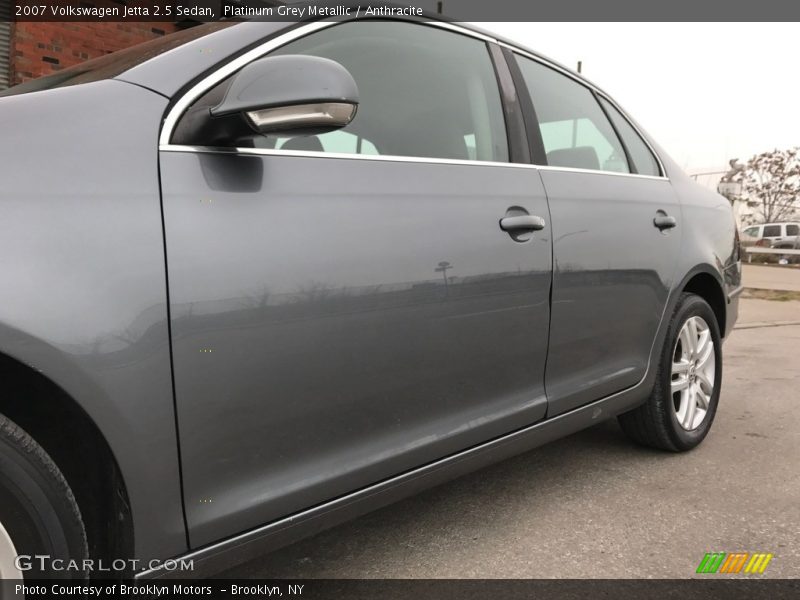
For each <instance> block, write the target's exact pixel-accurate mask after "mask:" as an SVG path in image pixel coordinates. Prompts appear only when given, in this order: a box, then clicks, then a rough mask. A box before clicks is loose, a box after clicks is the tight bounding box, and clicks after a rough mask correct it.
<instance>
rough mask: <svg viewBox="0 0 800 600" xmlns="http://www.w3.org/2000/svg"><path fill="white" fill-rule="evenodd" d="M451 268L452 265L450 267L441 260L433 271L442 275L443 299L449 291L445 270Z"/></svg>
mask: <svg viewBox="0 0 800 600" xmlns="http://www.w3.org/2000/svg"><path fill="white" fill-rule="evenodd" d="M452 268H453V265H451V264H450V263H449V262H447V261H446V260H443V261H442V262H440V263H439V266H438V267H436V268H435V269H434V270H433V271H434V272H435V273H441V274H442V279H444V297H445V298H447V296H448V291H449V290H448V284H447V270H448V269H452Z"/></svg>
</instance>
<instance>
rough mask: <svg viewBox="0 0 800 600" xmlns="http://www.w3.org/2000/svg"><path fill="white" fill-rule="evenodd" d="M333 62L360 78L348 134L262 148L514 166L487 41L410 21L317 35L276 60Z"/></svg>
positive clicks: (272, 142)
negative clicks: (312, 58)
mask: <svg viewBox="0 0 800 600" xmlns="http://www.w3.org/2000/svg"><path fill="white" fill-rule="evenodd" d="M283 54H307V55H312V56H320V57H324V58H329V59H331V60H335V61H336V62H338V63H339V64H341V65H343V66H344V67H345V68H346V69H347V70H348V71H350V74H351V75H352V76H353V78H354V79H355V81H356V84H357V85H358V89H359V95H360V103H359V106H358V112H357V113H356V117H355V119H353V121H352V123H350V124H349V125H348V126H347V127H345V128H343V129H342V130H339V131H335V132H331V133H326V134H322V135H316V136H302V137H295V138H292V139H287V138H285V137H278V136H260V137H259V138H257V139H256V140H255V145H256V146H257V147H260V148H274V149H281V148H283V149H287V150H306V151H309V150H310V151H317V152H337V153H347V154H383V155H394V156H413V157H422V158H441V159H459V160H480V161H497V162H506V161H508V142H507V139H506V130H505V120H504V117H503V112H502V105H501V101H500V93H499V90H498V88H497V80H496V78H495V74H494V67H493V65H492V62H491V59H490V56H489V52H488V49H487V47H486V44H485V43H484V42H482V41H479V40H476V39H473V38H470V37H468V36H464V35H460V34H456V33H452V32H449V31H442V30H441V29H437V28H434V27H428V26H424V25H416V24H411V23H399V22H384V21H367V22H358V23H344V24H342V25H337V26H334V27H330V28H327V29H324V30H322V31H318V32H316V33H313V34H311V35H308V36H306V37H304V38H301V39H299V40H296V41H294V42H291V43H289V44H287V45H286V46H283V47H281V48H279V49H278V50H276V51H275V52H274V53H273V54H272V55H283Z"/></svg>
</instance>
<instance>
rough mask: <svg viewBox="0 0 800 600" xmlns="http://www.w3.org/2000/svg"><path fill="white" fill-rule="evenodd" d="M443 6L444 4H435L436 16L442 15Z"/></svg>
mask: <svg viewBox="0 0 800 600" xmlns="http://www.w3.org/2000/svg"><path fill="white" fill-rule="evenodd" d="M443 4H444V2H437V3H436V14H437V15H440V14H442V5H443Z"/></svg>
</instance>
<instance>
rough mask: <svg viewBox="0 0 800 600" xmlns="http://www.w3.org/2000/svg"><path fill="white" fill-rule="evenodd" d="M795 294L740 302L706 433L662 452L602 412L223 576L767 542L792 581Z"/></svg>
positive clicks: (799, 549) (537, 567)
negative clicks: (561, 434) (683, 447)
mask: <svg viewBox="0 0 800 600" xmlns="http://www.w3.org/2000/svg"><path fill="white" fill-rule="evenodd" d="M788 321H800V302H797V301H789V302H775V301H767V300H754V299H744V300H742V306H741V314H740V319H739V325H738V327H739V329H738V330H736V331H735V332H734V333H733V335H732V336H731V337H730V339H729V340H728V341H727V342H726V344H725V348H724V351H725V378H724V387H723V392H722V400H721V404H720V409H719V412H718V413H717V418H716V422H715V424H714V427H713V429H712V431H711V434H710V435H709V437H708V438H707V439H706V441H705V442H704V443H703V444H702V445H701V446H700V447H699V448H698V449H696V450H694V451H693V452H690V453H688V454H682V455H673V454H666V453H661V452H656V451H651V450H648V449H643V448H640V447H637V446H634V445H633V444H631V443H629V442H628V441H627V440H626V438H625V437H624V436H623V434H622V432H621V431H620V430H619V428H618V427H617V425H616V422H607V423H604V424H601V425H598V426H597V427H594V428H592V429H590V430H587V431H584V432H581V433H579V434H576V435H573V436H571V437H569V438H565V439H563V440H560V441H558V442H555V443H552V444H550V445H548V446H545V447H542V448H539V449H537V450H534V451H532V452H529V453H528V454H525V455H523V456H519V457H517V458H514V459H511V460H509V461H506V462H504V463H501V464H498V465H495V466H493V467H490V468H487V469H484V470H482V471H480V472H477V473H474V474H472V475H469V476H466V477H463V478H461V479H459V480H456V481H454V482H451V483H449V484H447V485H444V486H441V487H438V488H436V489H433V490H430V491H428V492H426V493H424V494H422V495H419V496H416V497H414V498H411V499H409V500H406V501H403V502H400V503H398V504H395V505H393V506H391V507H389V508H387V509H384V510H381V511H378V512H376V513H373V514H371V515H368V516H365V517H362V518H361V519H359V520H357V521H353V522H351V523H348V524H346V525H343V526H340V527H337V528H335V529H332V530H330V531H327V532H325V533H322V534H320V535H318V536H316V537H314V538H311V539H309V540H305V541H303V542H300V543H298V544H295V545H294V546H291V547H288V548H285V549H283V550H280V551H278V552H276V553H273V554H271V555H269V556H265V557H263V558H261V559H258V560H256V561H253V562H251V563H248V564H246V565H243V566H241V567H238V568H236V569H235V570H231V571H229V572H227V573H225V574H224V576H229V577H268V578H329V577H330V578H370V577H379V578H384V577H386V578H395V577H398V578H406V577H407V578H427V577H433V578H437V577H447V578H461V577H481V578H509V577H510V578H517V577H519V578H529V577H537V578H538V577H544V578H548V577H670V578H672V577H674V578H685V577H692V576H694V573H695V569H696V568H697V565H698V564H699V562H700V560H701V559H702V558H703V555H704V554H705V553H706V552H711V551H725V552H740V551H749V552H772V553H773V554H774V555H775V558H774V559H773V560H772V562H771V563H770V565H769V567H768V569H767V571H766V573H765V575H764V576H765V577H798V576H800V324H796V325H778V326H775V325H772V323H776V322H788Z"/></svg>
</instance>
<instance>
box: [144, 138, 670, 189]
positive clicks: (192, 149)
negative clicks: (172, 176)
mask: <svg viewBox="0 0 800 600" xmlns="http://www.w3.org/2000/svg"><path fill="white" fill-rule="evenodd" d="M158 149H159V150H160V151H161V152H184V153H191V154H236V155H243V156H294V157H302V158H334V159H338V160H371V161H378V162H407V163H422V164H431V165H467V166H477V167H512V168H516V169H520V168H521V169H534V170H538V171H565V172H568V173H585V174H587V175H611V176H616V177H636V178H638V179H655V180H660V181H667V178H666V177H655V176H653V175H639V174H636V173H618V172H616V171H599V170H593V169H571V168H569V167H550V166H546V165H534V164H530V163H514V162H496V161H490V160H461V159H457V158H428V157H423V156H395V155H392V154H346V153H341V152H317V151H313V150H274V149H270V148H234V147H231V148H227V147H215V146H184V145H181V144H162V145H160V146H159V147H158Z"/></svg>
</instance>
